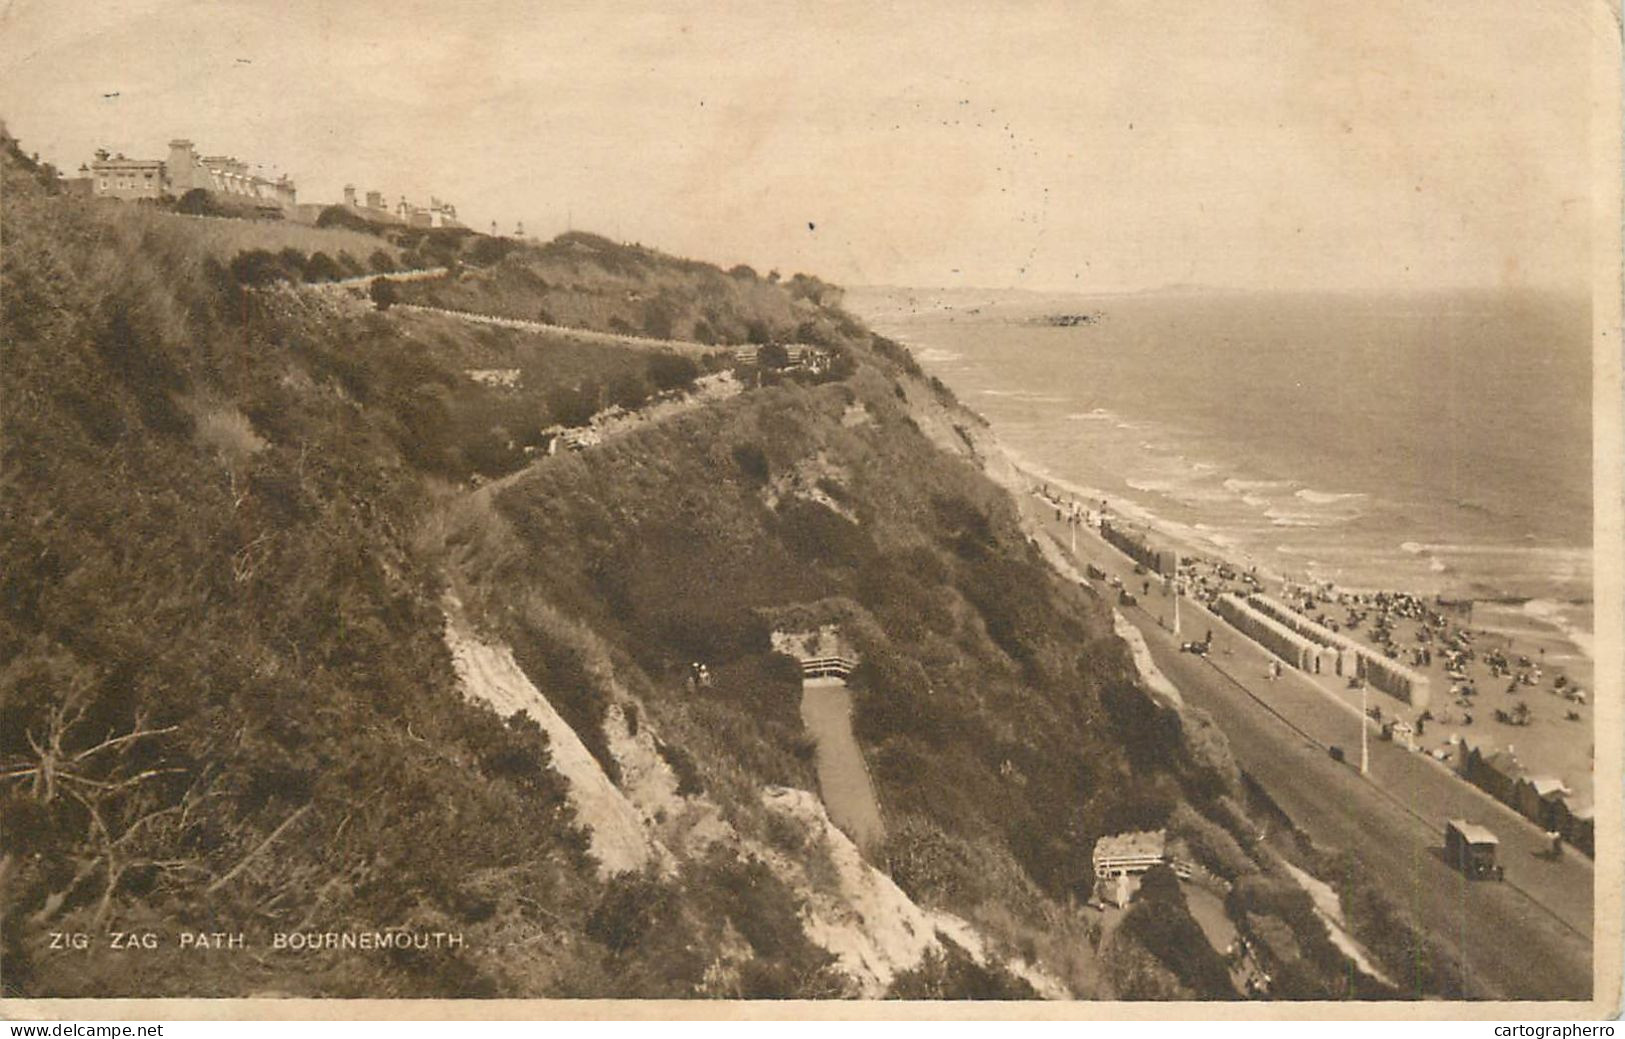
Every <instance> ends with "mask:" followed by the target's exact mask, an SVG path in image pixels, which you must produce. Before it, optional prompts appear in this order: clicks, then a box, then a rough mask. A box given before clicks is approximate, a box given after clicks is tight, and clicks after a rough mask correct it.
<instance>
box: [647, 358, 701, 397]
mask: <svg viewBox="0 0 1625 1039" xmlns="http://www.w3.org/2000/svg"><path fill="white" fill-rule="evenodd" d="M699 377H700V366H699V365H697V364H695V363H694V361H693V359H692V358H689V357H685V356H683V355H682V354H668V353H658V354H655V355H654V356H653V357H650V358H649V381H650V382H652V383H654V385H655V389H657V390H660V391H661V392H666V391H669V390H679V389H684V390H686V389H688V388H689V387H691V386H693V385H694V380H696V379H698V378H699Z"/></svg>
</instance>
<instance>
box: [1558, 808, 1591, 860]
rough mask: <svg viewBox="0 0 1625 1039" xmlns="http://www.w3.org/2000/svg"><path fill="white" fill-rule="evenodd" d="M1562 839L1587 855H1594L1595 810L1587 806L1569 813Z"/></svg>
mask: <svg viewBox="0 0 1625 1039" xmlns="http://www.w3.org/2000/svg"><path fill="white" fill-rule="evenodd" d="M1563 839H1564V840H1566V841H1568V842H1569V843H1570V844H1572V845H1574V846H1575V847H1576V848H1579V849H1580V850H1581V851H1583V852H1585V853H1586V854H1587V855H1595V854H1596V851H1595V847H1596V809H1595V808H1593V807H1591V806H1590V805H1587V806H1585V807H1584V808H1575V809H1573V810H1572V811H1570V812H1569V817H1568V824H1567V825H1566V826H1565V827H1564V829H1563Z"/></svg>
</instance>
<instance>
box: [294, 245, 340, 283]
mask: <svg viewBox="0 0 1625 1039" xmlns="http://www.w3.org/2000/svg"><path fill="white" fill-rule="evenodd" d="M304 275H305V280H306V281H307V282H316V281H338V280H339V279H340V278H342V277H344V269H343V268H342V267H340V266H339V265H338V264H337V263H336V262H334V260H333V258H332V257H331V256H329V255H327V254H326V253H322V252H318V253H312V254H311V256H310V259H309V260H307V261H305V271H304Z"/></svg>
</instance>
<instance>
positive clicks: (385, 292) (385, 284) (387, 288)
mask: <svg viewBox="0 0 1625 1039" xmlns="http://www.w3.org/2000/svg"><path fill="white" fill-rule="evenodd" d="M367 296H368V298H370V299H371V300H372V305H373V306H375V307H377V308H378V309H379V310H388V309H389V308H390V307H392V306H394V305H395V303H396V302H397V296H398V294H397V293H396V291H395V283H394V282H392V281H390V280H389V279H388V278H374V279H373V280H372V284H371V285H369V286H368V287H367Z"/></svg>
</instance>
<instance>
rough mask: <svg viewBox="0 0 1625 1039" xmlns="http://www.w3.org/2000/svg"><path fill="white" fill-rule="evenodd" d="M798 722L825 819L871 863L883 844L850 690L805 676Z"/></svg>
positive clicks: (828, 680)
mask: <svg viewBox="0 0 1625 1039" xmlns="http://www.w3.org/2000/svg"><path fill="white" fill-rule="evenodd" d="M801 721H802V724H803V725H805V726H806V727H807V732H808V734H809V735H810V736H812V738H813V741H814V743H815V744H816V752H815V759H816V763H817V769H818V792H819V794H820V795H821V796H822V797H823V799H824V805H825V807H827V808H828V809H829V817H830V818H831V819H832V820H834V822H835V825H836V826H839V827H840V828H841V831H842V832H843V833H845V834H846V835H847V836H848V837H850V838H852V843H853V844H855V845H857V846H858V848H859V849H861V850H862V851H863V854H864V856H865V857H869V858H871V859H872V857H873V855H874V854H875V852H877V851H878V850H879V849H880V847H881V845H882V844H884V843H885V840H886V827H885V823H884V822H882V820H881V817H880V799H879V798H877V797H876V796H875V788H874V784H873V783H872V782H871V781H870V779H869V770H868V768H867V767H866V766H865V765H864V763H863V750H862V748H860V747H859V746H858V741H857V738H856V737H855V736H854V735H853V734H852V692H851V690H849V689H847V687H846V683H845V682H844V681H842V680H841V679H839V678H833V677H831V678H807V679H804V680H803V681H802V684H801Z"/></svg>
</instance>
